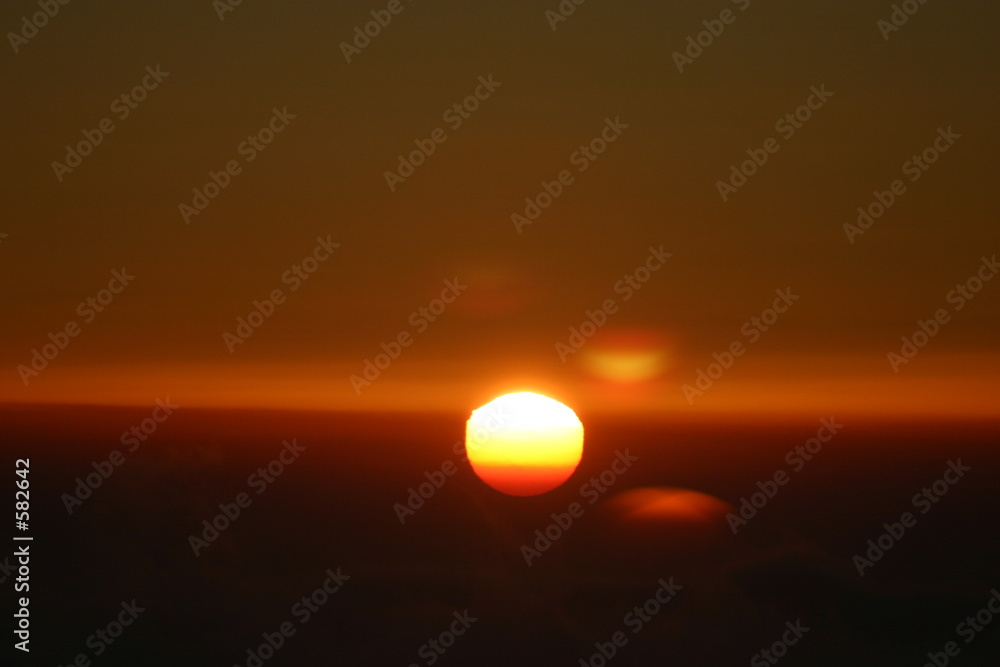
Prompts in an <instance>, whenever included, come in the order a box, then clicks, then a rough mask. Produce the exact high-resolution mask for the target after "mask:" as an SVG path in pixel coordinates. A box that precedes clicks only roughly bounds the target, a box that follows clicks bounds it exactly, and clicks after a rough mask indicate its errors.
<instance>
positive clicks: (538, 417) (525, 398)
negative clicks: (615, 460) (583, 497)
mask: <svg viewBox="0 0 1000 667" xmlns="http://www.w3.org/2000/svg"><path fill="white" fill-rule="evenodd" d="M465 449H466V452H467V453H468V455H469V462H470V463H471V464H472V469H473V470H475V472H476V474H477V475H479V477H480V478H481V479H482V480H483V481H484V482H486V483H487V484H489V485H490V486H492V487H493V488H494V489H496V490H498V491H502V492H504V493H508V494H510V495H515V496H533V495H536V494H539V493H544V492H546V491H550V490H552V489H554V488H555V487H557V486H559V485H560V484H562V483H563V482H565V481H566V480H567V479H569V477H570V475H572V474H573V471H574V470H576V466H577V465H578V464H579V463H580V458H581V457H582V456H583V424H581V423H580V419H579V418H578V417H577V416H576V413H575V412H573V411H572V410H571V409H569V408H568V407H566V406H565V405H563V404H562V403H560V402H559V401H556V400H554V399H551V398H548V397H547V396H542V395H541V394H533V393H531V392H518V393H515V394H506V395H504V396H501V397H499V398H496V399H494V400H492V401H490V402H489V403H487V404H486V405H484V406H483V407H481V408H479V409H478V410H474V411H473V412H472V416H471V417H470V418H469V421H468V422H467V424H466V428H465Z"/></svg>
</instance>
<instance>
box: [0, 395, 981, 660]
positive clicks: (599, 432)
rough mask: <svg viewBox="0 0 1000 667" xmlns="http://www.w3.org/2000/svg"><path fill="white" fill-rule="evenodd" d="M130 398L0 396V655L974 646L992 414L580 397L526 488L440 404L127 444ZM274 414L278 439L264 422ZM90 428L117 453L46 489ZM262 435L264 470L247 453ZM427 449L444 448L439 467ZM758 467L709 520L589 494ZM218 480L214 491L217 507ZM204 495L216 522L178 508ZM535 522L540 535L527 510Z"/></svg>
mask: <svg viewBox="0 0 1000 667" xmlns="http://www.w3.org/2000/svg"><path fill="white" fill-rule="evenodd" d="M149 414H150V411H149V410H141V409H104V408H101V409H98V408H86V409H84V408H55V409H54V408H48V409H41V408H24V409H17V408H6V409H3V410H2V411H0V424H2V430H0V438H2V440H0V449H2V451H3V453H4V464H3V465H5V466H8V470H9V472H7V473H6V474H5V476H6V477H7V478H8V479H9V480H16V479H18V478H17V477H14V476H13V470H14V465H15V459H17V458H30V477H29V479H30V481H31V488H30V494H31V496H30V501H31V509H30V515H31V518H30V527H29V530H28V531H26V532H24V533H21V532H19V533H18V534H27V535H31V536H32V537H33V538H34V540H33V541H32V542H31V543H30V553H31V560H30V593H29V594H30V604H29V610H30V622H31V626H30V627H31V640H30V648H31V652H30V654H24V653H22V652H20V651H15V650H14V649H13V648H12V644H13V643H14V641H16V639H15V638H13V634H12V630H13V629H14V628H13V622H14V619H13V618H12V614H13V613H14V611H15V609H16V608H15V606H14V602H13V598H14V593H13V590H12V587H13V584H14V583H15V579H16V578H17V573H16V559H15V558H14V557H13V556H12V554H13V553H14V551H15V549H16V548H17V544H18V543H14V542H12V540H11V539H10V538H11V533H12V532H14V531H13V530H12V528H13V526H12V522H10V521H7V522H5V524H4V525H5V528H4V530H3V533H2V535H0V537H2V539H3V545H2V546H0V559H4V558H6V560H0V565H3V566H4V569H3V570H2V571H0V578H2V579H5V581H4V582H3V584H2V585H3V590H4V599H5V600H7V603H6V604H7V609H8V610H9V612H8V613H6V614H5V618H6V619H7V620H6V621H5V623H6V625H7V626H8V627H7V628H5V629H4V636H5V637H7V638H8V645H7V646H5V647H4V649H3V651H4V655H5V658H4V659H3V660H2V661H0V662H2V664H14V665H18V664H40V665H41V664H44V665H71V664H80V665H86V664H92V665H136V666H140V665H141V666H155V665H223V666H226V667H228V666H230V665H241V666H248V665H249V666H251V667H252V666H254V665H261V664H262V665H268V666H271V665H305V666H309V665H340V664H343V665H403V666H406V665H411V664H416V665H430V664H438V665H442V666H447V665H469V666H480V665H503V666H513V665H544V666H546V667H551V666H556V665H567V666H577V665H580V664H581V660H582V661H583V662H582V664H591V665H603V664H605V659H604V657H603V656H602V655H601V652H602V651H603V652H604V653H606V654H612V653H613V654H614V655H613V657H611V658H610V659H608V660H607V661H606V662H607V664H609V665H643V666H646V665H685V666H697V665H746V664H751V665H768V664H781V665H789V666H791V665H817V666H822V665H856V666H864V665H872V666H885V665H913V666H915V667H919V666H920V665H924V664H932V665H933V664H935V662H934V661H932V658H931V657H929V656H928V654H929V653H930V654H931V655H933V656H935V657H934V658H933V660H936V661H937V664H939V665H943V664H946V661H947V664H954V665H967V666H970V667H971V666H980V665H996V664H1000V614H994V613H993V612H992V611H990V610H989V607H988V603H989V602H990V600H991V598H992V597H993V593H992V591H993V590H994V589H995V588H996V587H1000V538H998V518H1000V489H998V486H997V481H998V479H1000V475H998V473H1000V453H998V448H997V445H998V441H1000V439H998V435H1000V427H998V425H997V424H978V425H961V424H925V423H922V424H917V423H902V422H899V423H894V424H888V423H884V424H874V423H871V422H868V423H862V422H851V421H849V420H846V419H845V420H842V422H843V424H844V428H843V429H842V430H840V431H839V432H837V434H836V435H835V437H833V439H832V440H830V441H829V442H828V443H827V444H825V445H824V446H823V448H822V450H820V451H819V452H818V453H816V454H815V455H814V456H813V458H812V460H809V461H805V460H803V463H802V464H798V463H796V459H795V457H794V455H792V457H791V458H790V459H788V461H791V462H790V463H789V462H788V461H786V458H785V457H786V453H787V452H789V451H791V450H794V448H795V447H796V446H798V445H802V444H803V443H804V442H805V441H806V440H807V439H808V438H809V437H811V436H813V435H815V433H816V431H817V429H818V427H819V425H820V423H819V417H820V416H817V419H816V420H815V421H809V420H796V421H789V422H787V423H783V424H781V425H754V426H740V425H738V424H737V422H735V421H734V422H733V423H731V424H726V423H722V422H720V421H714V422H711V423H708V422H706V423H693V422H687V421H685V422H675V423H670V422H665V423H660V424H652V423H618V422H615V421H613V420H604V421H601V420H595V419H588V418H587V417H586V415H582V417H583V419H584V422H585V424H587V425H588V426H587V435H586V437H587V441H586V451H585V456H584V461H583V463H582V464H581V466H580V469H579V470H577V472H576V474H575V475H574V477H573V478H572V479H571V480H570V482H569V483H567V484H566V485H565V486H564V487H562V488H560V489H558V490H556V491H554V492H551V493H548V494H544V495H542V496H538V497H534V498H527V499H525V498H512V497H507V496H503V495H500V494H498V493H496V492H494V491H492V490H491V489H489V488H487V487H485V486H483V485H482V483H481V482H479V480H478V479H477V478H476V477H475V476H474V475H473V474H472V473H471V472H470V471H469V469H468V466H467V464H465V463H464V462H463V461H462V460H461V456H459V455H456V454H455V453H454V451H453V446H454V444H455V443H456V442H457V441H458V440H459V439H460V438H461V437H462V432H463V426H464V425H463V421H462V419H463V417H462V416H461V415H446V416H423V417H412V416H391V415H378V416H370V415H367V416H366V415H342V414H340V415H338V414H314V413H244V412H204V411H194V410H185V409H181V410H178V411H177V412H176V414H174V415H172V416H170V417H169V418H168V419H167V420H166V421H165V422H163V423H162V424H160V425H158V428H157V430H156V432H155V433H153V434H152V435H151V436H149V437H148V439H147V440H146V441H145V442H140V443H139V445H138V446H137V447H136V448H135V450H134V451H131V452H130V451H128V450H129V448H130V447H131V445H123V444H122V443H121V442H120V440H119V439H120V436H121V433H122V432H123V431H125V430H127V429H128V428H129V427H130V426H131V425H133V424H138V423H139V422H141V420H142V419H144V418H145V417H147V416H149ZM293 439H294V440H295V443H296V444H297V445H298V446H299V448H303V447H304V449H298V450H296V449H295V448H286V447H285V446H284V445H283V444H282V442H283V441H289V442H291V441H292V440H293ZM626 449H627V450H629V451H628V453H629V455H630V456H631V457H632V458H633V459H635V460H634V462H633V463H632V465H631V466H630V467H628V468H627V470H626V471H625V472H623V473H622V474H621V475H620V476H616V477H617V479H615V480H614V481H613V483H612V484H611V485H610V486H609V487H607V488H606V489H605V490H604V491H603V492H602V491H599V490H596V491H595V489H597V488H598V487H596V486H594V485H591V486H588V487H586V488H582V485H584V484H585V483H587V482H588V480H589V479H590V478H591V477H593V476H595V475H600V473H601V472H602V471H604V470H605V469H607V468H608V467H609V466H610V465H611V464H612V462H613V461H614V460H615V457H616V451H618V452H624V451H625V450H626ZM114 450H119V451H120V452H121V454H122V457H123V458H124V463H122V464H121V465H120V466H118V467H114V468H113V469H112V470H113V472H111V474H110V476H108V477H107V479H103V478H102V480H101V482H100V486H98V487H97V488H96V489H94V490H93V491H92V492H91V495H90V496H89V497H87V498H84V499H82V501H81V502H72V501H68V500H67V498H68V496H64V494H73V493H75V487H77V481H76V480H77V478H82V479H85V478H86V477H87V475H88V474H89V473H93V472H94V470H95V468H94V465H93V464H94V463H95V462H96V463H97V464H98V467H99V468H103V469H104V470H105V471H108V470H109V468H108V466H107V465H102V462H104V461H107V460H108V459H109V457H110V456H111V454H112V452H113V451H114ZM282 450H284V451H286V454H284V458H285V460H286V464H281V466H279V465H277V464H275V465H274V470H278V469H279V468H281V471H280V474H278V475H277V476H271V474H270V473H268V474H267V476H266V477H265V476H264V475H261V474H255V471H257V469H258V468H261V467H266V466H267V465H268V463H269V462H271V461H273V460H275V459H278V458H279V455H280V454H281V452H282ZM959 459H961V465H962V466H965V467H968V468H970V470H968V471H967V472H963V473H962V475H961V476H959V475H958V473H956V472H952V473H949V474H948V475H947V477H948V478H949V479H950V480H953V481H954V483H948V482H942V483H939V484H938V486H937V490H938V491H941V490H946V493H944V494H942V495H941V496H938V495H937V494H936V493H935V491H934V486H933V485H934V482H935V481H936V480H939V479H942V478H943V477H944V476H945V471H946V470H949V461H951V462H953V463H954V462H957V461H958V460H959ZM117 460H121V459H117ZM447 461H451V462H452V463H453V465H454V466H455V468H456V470H457V471H456V472H454V474H452V475H447V474H444V473H438V472H437V471H440V470H442V468H444V469H445V470H448V471H450V470H452V468H451V467H450V465H451V464H446V462H447ZM796 468H798V469H796ZM619 469H621V465H619ZM952 469H954V468H952ZM778 471H784V472H785V473H786V474H787V475H788V481H787V484H785V485H783V486H780V487H777V490H776V491H775V492H774V493H773V497H771V498H769V499H767V503H766V504H765V505H764V506H763V507H762V508H760V509H759V510H758V511H757V514H756V516H753V517H752V518H750V519H749V520H748V521H747V523H746V524H745V525H742V526H738V531H737V533H736V534H735V535H734V534H733V531H732V530H731V529H730V526H729V525H728V524H727V522H726V519H725V517H724V516H722V515H721V514H718V515H715V516H714V518H711V519H698V518H690V517H689V516H688V515H687V514H685V512H684V508H683V507H680V508H675V509H676V510H677V511H676V512H675V514H674V515H670V516H667V515H663V516H659V517H658V518H654V519H652V520H650V521H648V522H646V523H642V524H638V525H636V524H628V525H626V523H625V520H624V519H623V517H622V516H621V515H620V514H616V513H615V512H614V511H611V509H610V508H611V507H612V506H613V503H610V502H609V500H610V499H612V498H614V497H615V496H617V495H618V494H620V493H622V492H624V491H627V490H629V489H632V488H636V487H644V486H656V487H680V488H684V489H691V490H695V491H698V492H701V493H705V494H710V495H712V496H715V497H717V498H720V499H722V500H724V501H726V502H728V503H732V504H733V505H737V506H738V505H740V500H741V498H743V497H749V496H750V495H751V494H753V493H754V492H756V491H758V490H759V489H758V486H757V483H758V482H761V483H762V484H763V486H765V487H768V488H771V490H772V491H774V487H770V486H769V485H768V484H766V483H765V482H766V480H769V479H773V478H774V475H775V473H776V472H778ZM98 474H99V473H98ZM96 479H97V478H96V477H94V478H93V480H94V481H96ZM268 479H270V481H268ZM429 479H430V480H432V484H433V482H434V481H436V482H437V483H438V484H439V485H440V488H434V489H433V493H430V491H431V486H426V485H425V486H424V488H423V490H424V491H425V494H426V495H429V498H427V499H426V500H424V502H423V505H422V506H418V505H419V502H418V501H416V500H415V499H414V500H413V502H412V504H413V506H417V508H416V509H415V510H414V511H413V512H405V513H403V512H402V511H401V509H400V507H401V506H403V505H405V504H406V503H407V498H408V496H409V495H410V489H411V488H417V487H419V486H420V485H421V484H422V483H423V482H427V481H428V480H429ZM604 479H605V481H607V480H608V479H610V478H609V477H608V476H607V475H606V476H605V478H604ZM598 480H599V481H598V484H600V477H598ZM601 487H603V485H601ZM925 487H927V488H929V489H930V494H931V495H930V496H927V495H925V496H923V498H921V497H920V496H918V497H917V498H914V496H915V495H917V494H922V493H924V492H923V489H924V488H925ZM13 490H14V489H13V483H12V484H11V487H10V493H9V495H8V497H12V496H13ZM240 494H246V495H245V496H240ZM78 495H79V496H84V495H86V493H85V492H84V493H79V494H78ZM240 499H242V502H243V504H244V505H245V506H244V507H239V504H240V502H239V501H240ZM592 499H593V500H594V502H593V503H591V502H590V501H591V500H592ZM761 499H762V496H758V500H761ZM67 502H70V503H71V505H72V513H69V511H68V510H67ZM574 502H577V503H579V504H580V505H579V507H580V508H582V510H581V511H580V512H577V514H578V516H577V517H570V516H568V515H567V511H568V509H569V507H570V504H571V503H574ZM220 503H221V504H223V505H224V508H225V509H226V510H227V511H228V512H229V513H230V514H231V515H233V516H235V513H236V509H239V515H238V516H236V518H234V519H227V518H222V517H219V518H217V515H219V514H220ZM397 504H400V507H396V505H397ZM10 509H11V511H13V509H14V508H13V500H12V501H11V508H10ZM906 512H909V513H910V514H911V515H912V519H910V520H908V522H909V523H910V526H909V527H907V526H905V525H903V524H902V523H900V522H901V521H903V518H902V515H903V514H904V513H906ZM553 513H555V514H556V515H557V516H556V518H553V516H552V515H553ZM401 514H402V516H403V518H404V519H405V523H402V522H401V520H400V515H401ZM685 517H687V518H685ZM213 519H214V520H215V521H216V523H217V524H218V525H219V526H221V527H222V530H219V531H218V532H217V533H215V532H212V530H207V531H206V528H205V524H204V523H203V521H208V522H212V521H213ZM568 519H572V521H571V522H570V521H569V520H568ZM555 521H561V522H562V523H563V525H564V527H559V526H558V525H556V526H552V525H551V524H553V523H554V522H555ZM227 522H228V524H229V525H228V526H226V524H227ZM884 524H890V526H889V529H891V530H893V531H895V532H897V534H899V533H900V532H901V529H902V530H904V531H905V532H902V534H901V536H899V537H898V539H897V538H896V537H891V536H884V537H883V538H882V544H883V546H887V547H888V548H887V549H885V550H884V553H883V554H882V555H881V556H880V557H879V558H878V559H877V560H874V559H873V560H872V561H871V565H870V566H865V567H864V576H860V575H859V572H858V565H857V563H856V562H855V560H854V556H856V555H861V556H865V552H866V551H868V550H869V546H870V545H868V544H867V543H868V540H870V539H871V540H876V541H877V540H878V539H879V537H880V536H881V535H882V534H883V533H884V532H886V530H887V529H886V528H885V527H884ZM893 524H900V525H899V526H894V525H893ZM8 526H11V527H10V528H8ZM546 528H549V534H550V536H551V537H554V538H555V539H553V540H551V544H550V543H549V542H547V541H545V540H544V539H543V540H538V535H537V534H536V532H535V531H536V530H541V531H543V533H544V531H545V529H546ZM192 535H194V536H196V537H198V538H199V539H201V540H203V542H200V543H195V544H194V545H192V540H191V536H192ZM536 541H537V543H536ZM523 545H529V546H530V547H531V548H532V549H535V555H530V554H529V557H530V559H531V561H532V562H531V564H530V566H529V565H528V564H527V563H526V558H525V550H524V549H522V546H523ZM195 550H197V551H198V555H195ZM871 555H872V556H879V553H878V552H873V553H872V554H871ZM11 566H13V567H14V569H13V570H12V569H10V568H11ZM664 584H666V586H664ZM324 586H325V587H326V590H324ZM328 591H333V592H328ZM17 595H18V596H20V595H23V593H19V594H17ZM657 596H659V600H658V601H657ZM303 598H305V600H303ZM133 601H134V603H133ZM992 604H993V607H994V609H997V610H1000V594H998V598H997V600H996V601H994V602H993V603H992ZM123 605H124V606H123ZM636 607H638V609H636ZM983 610H986V611H983ZM977 614H978V619H977V618H976V617H977ZM968 617H972V618H971V622H970V621H969V620H967V618H968ZM119 620H122V621H124V622H127V625H126V626H125V627H123V628H122V627H119V626H118V625H117V621H119ZM109 625H110V627H109ZM790 628H794V630H792V629H790ZM976 628H979V629H976ZM282 629H284V631H285V632H284V635H282V634H281V633H282ZM98 631H101V634H98ZM119 632H120V633H119ZM268 638H270V644H271V645H277V646H278V648H277V649H275V650H272V649H271V647H270V645H269V644H268ZM431 640H433V642H434V643H430V642H431ZM616 642H617V643H616ZM949 642H953V644H951V645H949ZM262 645H263V648H261V647H262ZM949 648H950V649H951V651H952V654H953V656H950V657H949V656H948V655H947V654H946V652H947V650H948V649H949ZM765 649H766V650H767V651H769V653H768V654H767V655H764V654H762V653H760V652H761V651H762V650H765ZM81 654H82V655H83V657H82V658H78V656H79V655H81ZM778 654H780V655H781V657H780V658H779V657H778ZM255 655H256V656H259V657H255ZM261 658H263V659H261ZM74 661H78V662H76V663H74Z"/></svg>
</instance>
